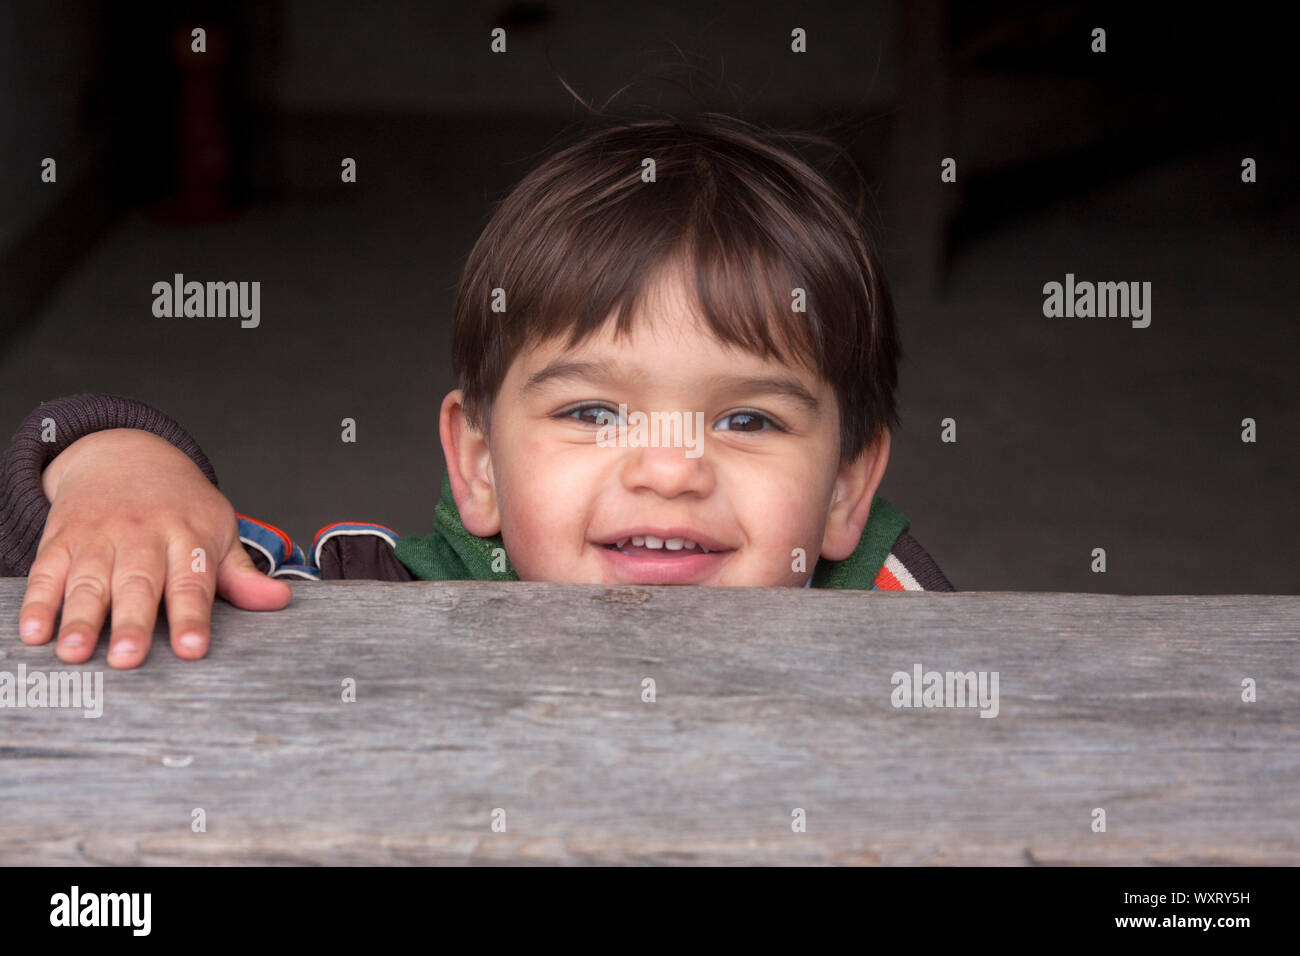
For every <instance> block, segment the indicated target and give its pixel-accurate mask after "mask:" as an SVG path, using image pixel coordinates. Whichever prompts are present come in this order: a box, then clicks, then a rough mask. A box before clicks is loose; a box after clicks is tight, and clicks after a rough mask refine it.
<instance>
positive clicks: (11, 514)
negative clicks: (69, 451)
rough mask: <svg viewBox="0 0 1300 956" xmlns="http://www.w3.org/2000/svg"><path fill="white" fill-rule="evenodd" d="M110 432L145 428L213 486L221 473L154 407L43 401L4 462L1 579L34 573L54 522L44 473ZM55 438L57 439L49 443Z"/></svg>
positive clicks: (108, 399) (124, 401) (106, 400)
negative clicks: (62, 456) (78, 446)
mask: <svg viewBox="0 0 1300 956" xmlns="http://www.w3.org/2000/svg"><path fill="white" fill-rule="evenodd" d="M110 428H140V429H143V430H144V431H148V432H153V433H154V434H155V435H158V436H160V437H161V438H165V439H166V440H167V441H169V442H171V443H172V444H173V445H175V446H176V447H177V448H179V449H180V450H181V451H183V452H184V453H185V454H186V455H188V456H189V457H190V460H192V461H193V462H194V464H196V465H198V466H199V470H200V471H202V472H203V474H204V476H206V477H207V479H208V481H210V482H212V484H213V485H216V484H217V473H216V472H215V471H214V470H213V468H212V463H211V462H209V461H208V456H207V455H205V454H203V449H202V448H200V447H199V444H198V442H196V441H195V440H194V438H193V436H191V435H190V433H189V432H187V431H186V430H185V429H184V428H183V427H181V425H180V424H179V423H178V422H176V421H175V420H174V419H172V418H170V417H169V416H167V415H165V414H163V413H162V412H160V411H159V410H158V409H156V408H154V407H153V406H152V405H146V404H145V403H144V402H140V401H136V400H135V399H133V398H125V397H123V396H120V395H92V394H82V395H70V396H68V397H66V398H56V399H54V400H53V401H49V402H42V403H41V404H40V406H38V407H37V408H36V409H35V410H34V411H32V412H31V414H29V415H28V416H27V417H26V418H24V419H23V422H22V424H21V425H19V426H18V430H17V431H16V432H14V436H13V439H12V440H11V441H10V442H9V447H8V448H6V449H5V452H4V455H3V457H0V575H6V576H21V575H26V574H27V573H28V571H30V570H31V566H32V562H33V561H34V560H36V549H37V547H38V545H39V544H40V541H41V534H42V533H43V531H44V529H45V520H46V518H48V517H49V513H50V503H49V501H47V500H46V498H45V492H44V490H43V489H42V487H41V473H42V472H43V471H44V470H45V466H46V465H48V464H49V463H50V462H51V461H53V460H54V458H55V456H56V455H58V454H59V452H61V451H63V450H64V449H66V448H67V447H68V446H69V445H71V444H72V443H73V442H75V441H76V440H77V439H78V438H84V437H85V436H86V435H89V434H91V433H93V432H98V431H105V430H107V429H110ZM44 437H49V438H50V439H51V440H48V441H43V440H42V438H44Z"/></svg>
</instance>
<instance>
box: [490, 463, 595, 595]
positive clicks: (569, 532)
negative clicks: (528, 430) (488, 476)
mask: <svg viewBox="0 0 1300 956" xmlns="http://www.w3.org/2000/svg"><path fill="white" fill-rule="evenodd" d="M519 447H520V452H521V454H520V455H519V457H518V458H517V459H515V461H517V463H518V465H517V467H516V468H512V469H509V470H506V471H505V472H504V473H502V472H499V473H498V479H499V485H498V487H499V490H500V505H501V537H502V540H503V541H504V542H505V546H506V552H507V553H508V554H509V555H510V561H511V563H512V564H513V565H514V567H515V570H516V571H517V572H518V574H519V576H520V577H521V578H523V579H525V580H533V581H540V580H548V579H550V578H553V577H555V576H556V575H557V574H559V573H562V572H563V571H564V568H565V562H567V561H570V560H572V559H573V558H574V557H575V556H576V550H575V549H580V548H581V547H582V544H583V542H584V541H585V540H586V528H587V509H588V505H589V502H590V500H591V495H592V492H591V490H590V489H589V488H588V484H589V482H586V481H584V479H583V476H584V474H585V471H584V470H583V469H581V468H577V467H575V460H574V459H575V457H577V456H574V455H572V454H569V455H555V454H550V455H548V454H547V453H546V449H545V447H544V446H542V445H540V443H536V442H534V443H529V442H522V443H521V444H520V446H519Z"/></svg>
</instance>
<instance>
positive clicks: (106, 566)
mask: <svg viewBox="0 0 1300 956" xmlns="http://www.w3.org/2000/svg"><path fill="white" fill-rule="evenodd" d="M112 573H113V546H112V545H111V544H109V543H108V542H106V541H97V542H90V543H86V544H82V545H80V546H79V547H78V548H77V551H76V553H75V554H73V556H72V561H71V564H70V566H69V568H68V580H67V584H66V586H65V587H64V591H63V621H62V622H61V623H60V625H59V643H58V645H57V647H56V649H55V653H56V654H58V656H59V660H62V661H66V662H67V663H69V664H80V663H81V662H82V661H84V660H86V659H87V658H89V657H90V655H91V654H93V653H94V652H95V645H96V644H97V643H99V632H100V630H101V629H103V627H104V616H105V614H106V613H107V611H108V599H109V593H110V592H109V582H110V581H111V579H112Z"/></svg>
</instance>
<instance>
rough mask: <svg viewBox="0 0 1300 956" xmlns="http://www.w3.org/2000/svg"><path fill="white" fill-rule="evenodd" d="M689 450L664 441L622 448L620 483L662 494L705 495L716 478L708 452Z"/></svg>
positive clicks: (664, 495)
mask: <svg viewBox="0 0 1300 956" xmlns="http://www.w3.org/2000/svg"><path fill="white" fill-rule="evenodd" d="M700 437H701V438H703V436H700ZM700 447H701V450H702V446H700ZM688 451H690V449H687V448H684V447H671V446H664V445H661V446H658V447H648V448H628V449H626V450H623V451H622V454H624V455H626V456H627V457H626V459H625V460H624V462H623V465H622V478H623V486H624V487H625V488H626V489H627V490H628V491H632V492H636V491H642V490H647V491H653V492H654V493H655V494H657V495H658V496H659V497H661V498H675V497H677V496H678V495H686V494H693V495H698V496H699V497H701V498H703V497H707V496H708V495H709V494H710V493H711V492H712V491H713V487H714V482H715V476H714V473H713V466H712V465H711V464H710V463H708V461H707V458H708V456H707V455H705V454H701V455H693V454H688Z"/></svg>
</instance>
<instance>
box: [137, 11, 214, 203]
mask: <svg viewBox="0 0 1300 956" xmlns="http://www.w3.org/2000/svg"><path fill="white" fill-rule="evenodd" d="M198 26H203V25H202V24H195V25H193V26H182V27H178V28H177V29H176V31H175V32H174V33H173V35H172V55H173V56H174V57H175V59H176V67H177V76H178V83H179V96H178V99H177V104H178V109H179V113H180V115H179V117H178V121H177V123H176V134H177V142H176V152H175V167H174V170H173V173H174V175H173V183H174V188H173V191H172V193H171V195H169V196H166V197H165V198H163V199H162V200H161V201H160V202H159V203H158V204H157V205H156V206H155V207H154V208H153V209H152V210H151V216H152V217H153V218H154V219H156V220H159V221H162V222H169V223H186V224H197V223H204V222H220V221H222V220H225V219H229V218H231V217H232V216H234V214H235V210H234V205H233V202H232V195H231V166H232V160H231V144H230V129H229V125H228V121H227V114H226V112H225V106H226V104H225V90H226V89H227V88H228V86H227V82H226V80H227V77H226V70H227V68H228V63H229V58H228V57H227V55H226V53H227V49H228V47H227V33H226V31H225V30H224V29H223V28H221V27H207V26H204V27H203V29H204V30H206V31H207V36H206V38H205V40H206V42H205V46H206V52H203V53H196V52H195V51H194V49H193V42H194V39H193V36H192V35H191V31H192V30H193V29H195V27H198Z"/></svg>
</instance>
